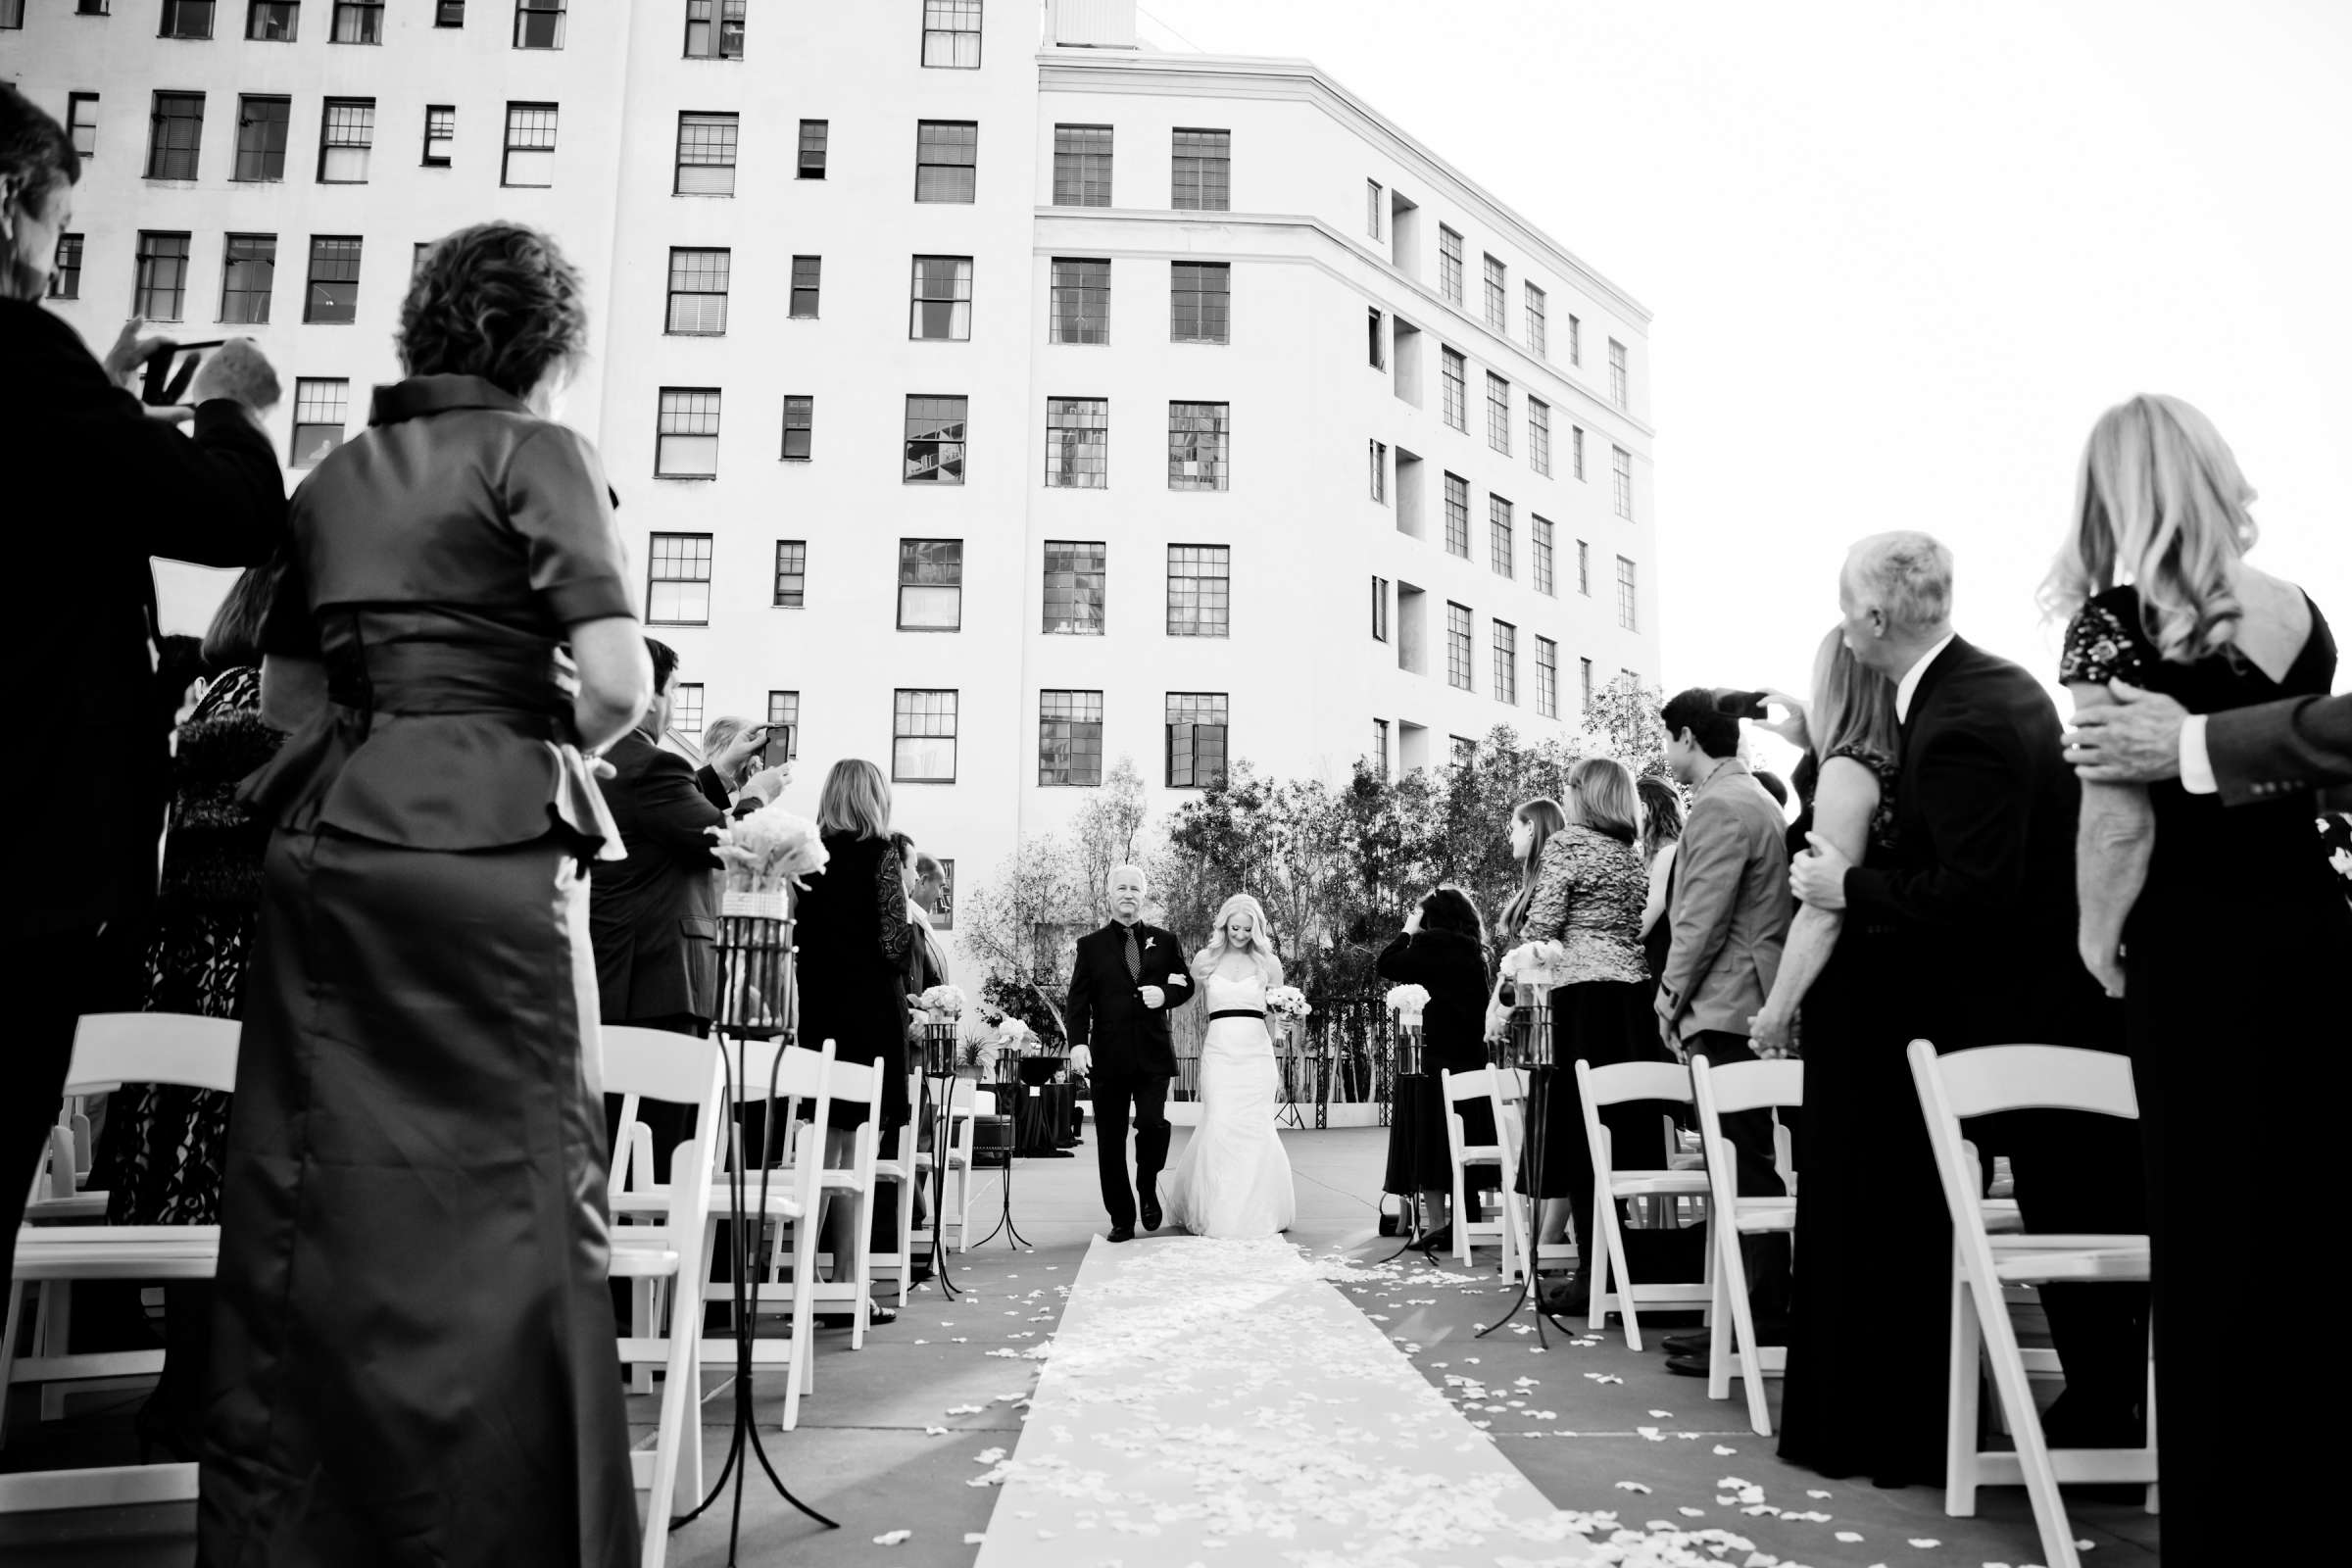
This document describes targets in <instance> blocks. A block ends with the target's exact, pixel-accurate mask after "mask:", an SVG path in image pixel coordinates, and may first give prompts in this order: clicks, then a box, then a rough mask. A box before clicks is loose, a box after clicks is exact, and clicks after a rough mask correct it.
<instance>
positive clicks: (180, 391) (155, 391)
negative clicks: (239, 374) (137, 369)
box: [139, 338, 227, 409]
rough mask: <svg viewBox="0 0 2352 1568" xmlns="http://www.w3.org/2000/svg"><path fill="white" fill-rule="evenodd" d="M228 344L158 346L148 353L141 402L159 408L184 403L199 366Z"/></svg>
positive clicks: (212, 342) (172, 344)
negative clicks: (209, 352)
mask: <svg viewBox="0 0 2352 1568" xmlns="http://www.w3.org/2000/svg"><path fill="white" fill-rule="evenodd" d="M226 341H227V339H225V338H215V339H213V340H212V341H211V342H209V343H158V344H157V345H156V346H155V347H154V348H153V349H150V350H149V351H148V354H147V378H146V380H145V381H144V382H143V383H142V384H141V386H140V388H139V399H140V401H141V402H144V403H146V404H148V405H149V406H150V407H153V408H159V409H161V408H169V407H171V406H172V405H173V404H175V403H180V402H183V401H185V399H186V398H187V395H188V383H189V382H191V381H193V380H195V379H196V367H198V366H199V365H202V364H203V363H204V354H205V351H206V350H207V349H217V348H219V347H220V346H221V344H222V343H224V342H226Z"/></svg>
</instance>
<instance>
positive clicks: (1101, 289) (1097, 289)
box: [1049, 256, 1110, 343]
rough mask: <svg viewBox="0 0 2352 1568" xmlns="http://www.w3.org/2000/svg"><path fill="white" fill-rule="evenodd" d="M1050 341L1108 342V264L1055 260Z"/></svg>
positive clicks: (1058, 258) (1060, 258) (1059, 258)
mask: <svg viewBox="0 0 2352 1568" xmlns="http://www.w3.org/2000/svg"><path fill="white" fill-rule="evenodd" d="M1049 332H1050V340H1051V341H1053V342H1055V343H1107V342H1109V341H1110V263H1108V262H1098V261H1073V260H1069V259H1066V258H1063V257H1059V256H1057V257H1055V258H1054V272H1053V312H1052V320H1051V322H1050V324H1049Z"/></svg>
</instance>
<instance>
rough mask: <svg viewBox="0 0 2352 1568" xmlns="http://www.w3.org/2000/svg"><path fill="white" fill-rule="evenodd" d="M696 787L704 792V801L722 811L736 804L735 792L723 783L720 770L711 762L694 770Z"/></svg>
mask: <svg viewBox="0 0 2352 1568" xmlns="http://www.w3.org/2000/svg"><path fill="white" fill-rule="evenodd" d="M694 787H695V788H696V789H699V790H701V791H702V792H703V799H704V800H706V801H709V802H710V803H711V805H712V806H715V807H717V808H718V809H720V810H722V811H723V810H725V809H727V808H729V807H731V806H733V805H734V804H735V792H734V791H733V790H730V789H728V788H727V786H726V785H725V784H724V783H723V782H721V780H720V779H719V776H718V769H717V768H715V767H712V766H711V764H710V763H709V762H705V763H704V764H703V765H702V766H700V767H698V768H696V769H695V770H694Z"/></svg>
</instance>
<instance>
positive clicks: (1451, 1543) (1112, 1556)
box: [978, 1236, 1708, 1568]
mask: <svg viewBox="0 0 2352 1568" xmlns="http://www.w3.org/2000/svg"><path fill="white" fill-rule="evenodd" d="M980 1479H985V1480H994V1481H998V1482H1001V1483H1002V1485H1003V1488H1004V1491H1003V1495H1001V1497H1000V1498H999V1499H998V1503H997V1508H996V1512H995V1515H994V1517H993V1518H992V1519H991V1521H990V1524H989V1529H988V1532H987V1539H986V1541H985V1542H984V1543H983V1544H982V1546H981V1549H980V1555H979V1560H978V1568H1063V1565H1078V1564H1086V1565H1089V1568H1095V1565H1101V1564H1105V1563H1113V1562H1115V1563H1118V1564H1120V1565H1121V1568H1155V1565H1161V1564H1165V1565H1168V1568H1186V1565H1190V1564H1200V1563H1209V1564H1216V1563H1223V1564H1227V1565H1230V1568H1245V1565H1250V1568H1254V1565H1256V1564H1260V1563H1271V1562H1287V1563H1294V1564H1299V1565H1302V1568H1340V1565H1343V1564H1349V1565H1352V1564H1388V1565H1397V1568H1403V1565H1408V1564H1409V1565H1422V1564H1428V1565H1433V1568H1434V1565H1436V1564H1440V1563H1455V1562H1465V1561H1471V1560H1477V1561H1481V1562H1486V1563H1495V1562H1501V1563H1508V1564H1515V1565H1519V1568H1552V1565H1566V1564H1571V1563H1585V1562H1591V1561H1595V1560H1598V1558H1597V1554H1595V1553H1594V1552H1593V1549H1592V1547H1590V1546H1589V1545H1587V1544H1586V1543H1585V1542H1584V1540H1582V1539H1581V1537H1580V1534H1579V1532H1580V1531H1587V1530H1594V1529H1597V1531H1598V1533H1599V1534H1600V1535H1601V1536H1602V1537H1603V1538H1604V1539H1605V1538H1606V1537H1607V1535H1608V1534H1609V1531H1610V1528H1611V1525H1612V1524H1613V1522H1614V1521H1613V1520H1611V1519H1609V1518H1608V1517H1606V1516H1602V1517H1600V1518H1597V1519H1595V1518H1593V1517H1590V1516H1580V1515H1573V1514H1567V1513H1562V1512H1560V1511H1558V1510H1555V1509H1554V1508H1553V1507H1552V1506H1551V1504H1550V1503H1548V1502H1547V1501H1545V1500H1544V1496H1543V1495H1542V1494H1540V1493H1539V1492H1538V1491H1537V1490H1536V1489H1535V1488H1534V1487H1533V1486H1532V1485H1530V1484H1529V1483H1528V1481H1527V1480H1526V1478H1524V1477H1523V1476H1521V1475H1520V1474H1519V1472H1518V1471H1517V1470H1516V1469H1514V1468H1513V1467H1512V1466H1511V1465H1510V1463H1509V1462H1508V1461H1507V1460H1505V1459H1504V1458H1503V1457H1502V1456H1501V1455H1500V1454H1499V1453H1498V1452H1496V1451H1495V1446H1494V1444H1493V1443H1492V1442H1491V1441H1490V1440H1489V1439H1488V1438H1487V1437H1486V1435H1485V1434H1484V1433H1481V1432H1479V1431H1477V1430H1476V1429H1475V1428H1473V1427H1472V1426H1471V1425H1470V1424H1469V1422H1468V1421H1467V1420H1465V1419H1464V1418H1463V1417H1462V1416H1461V1415H1460V1414H1459V1413H1458V1412H1456V1411H1455V1410H1454V1409H1453V1408H1452V1406H1450V1405H1449V1404H1448V1403H1447V1402H1446V1399H1445V1397H1443V1396H1442V1395H1440V1394H1439V1393H1438V1392H1437V1391H1436V1390H1435V1389H1433V1388H1431V1387H1430V1385H1429V1383H1428V1382H1427V1381H1426V1380H1425V1379H1424V1378H1423V1377H1422V1376H1421V1375H1420V1374H1419V1373H1418V1372H1416V1371H1415V1370H1414V1369H1413V1367H1412V1365H1411V1363H1410V1362H1408V1361H1407V1360H1406V1359H1405V1357H1404V1356H1403V1355H1402V1354H1400V1353H1399V1352H1398V1351H1397V1349H1396V1348H1394V1347H1392V1346H1391V1345H1390V1344H1389V1343H1388V1341H1387V1340H1385V1339H1384V1338H1383V1337H1382V1335H1381V1332H1380V1330H1379V1329H1378V1328H1376V1327H1374V1326H1373V1325H1372V1324H1371V1323H1369V1322H1367V1321H1366V1320H1365V1318H1364V1316H1363V1314H1362V1313H1361V1312H1359V1311H1358V1310H1356V1308H1355V1307H1354V1306H1352V1305H1350V1304H1349V1303H1348V1301H1347V1300H1346V1299H1344V1298H1343V1297H1342V1296H1341V1295H1340V1293H1339V1292H1338V1291H1336V1290H1335V1289H1333V1288H1332V1287H1331V1286H1330V1285H1328V1284H1326V1283H1324V1282H1323V1281H1322V1280H1320V1279H1318V1278H1317V1277H1315V1275H1314V1274H1313V1273H1312V1272H1311V1271H1310V1270H1309V1268H1308V1267H1307V1264H1306V1263H1305V1261H1304V1260H1303V1259H1302V1258H1301V1257H1300V1256H1299V1252H1298V1251H1297V1250H1296V1249H1294V1248H1293V1247H1291V1246H1290V1245H1288V1244H1287V1243H1284V1242H1281V1241H1267V1242H1220V1241H1206V1240H1201V1239H1198V1238H1193V1237H1183V1236H1175V1237H1162V1238H1152V1239H1146V1240H1142V1241H1138V1242H1135V1243H1132V1244H1128V1245H1126V1246H1119V1247H1113V1246H1111V1245H1110V1244H1109V1243H1107V1242H1104V1241H1101V1240H1098V1241H1097V1242H1096V1243H1095V1244H1094V1247H1093V1249H1092V1250H1090V1251H1089V1252H1088V1253H1087V1256H1086V1261H1085V1264H1084V1266H1083V1268H1082V1269H1081V1270H1080V1272H1079V1276H1078V1280H1077V1284H1076V1286H1075V1287H1074V1288H1073V1290H1072V1292H1071V1295H1070V1300H1069V1304H1068V1306H1067V1308H1066V1309H1065V1310H1064V1312H1063V1314H1062V1320H1061V1328H1060V1331H1059V1333H1058V1334H1057V1335H1056V1336H1055V1339H1054V1348H1053V1353H1052V1356H1051V1358H1050V1359H1049V1360H1048V1361H1047V1363H1046V1369H1045V1372H1044V1375H1043V1376H1042V1378H1041V1379H1040V1381H1039V1383H1038V1386H1037V1391H1036V1394H1035V1396H1034V1403H1033V1405H1032V1407H1031V1409H1030V1412H1029V1417H1028V1420H1027V1422H1026V1424H1025V1425H1024V1427H1023V1430H1022V1435H1021V1438H1020V1444H1019V1447H1018V1449H1017V1451H1016V1452H1015V1453H1014V1454H1013V1455H1012V1456H1011V1457H1010V1458H1009V1459H1000V1462H997V1463H996V1464H995V1466H994V1468H993V1469H991V1470H990V1471H988V1472H986V1474H985V1476H984V1477H983V1478H980ZM1471 1553H1475V1554H1476V1556H1475V1558H1473V1557H1472V1556H1471V1555H1470V1554H1471ZM1691 1560H1708V1559H1703V1558H1693V1559H1691Z"/></svg>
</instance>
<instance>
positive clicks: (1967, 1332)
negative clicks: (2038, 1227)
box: [1943, 1258, 1985, 1519]
mask: <svg viewBox="0 0 2352 1568" xmlns="http://www.w3.org/2000/svg"><path fill="white" fill-rule="evenodd" d="M1984 1395H1985V1366H1984V1346H1983V1344H1982V1343H1981V1341H1980V1339H1979V1336H1978V1334H1977V1302H1976V1298H1975V1296H1974V1295H1972V1294H1971V1293H1970V1291H1969V1288H1968V1280H1967V1278H1966V1277H1965V1276H1963V1275H1962V1274H1961V1272H1960V1262H1959V1259H1958V1258H1954V1259H1953V1260H1952V1365H1951V1385H1950V1387H1949V1389H1948V1390H1947V1391H1946V1395H1945V1408H1946V1409H1947V1410H1948V1411H1949V1412H1950V1414H1949V1416H1948V1417H1947V1418H1946V1421H1945V1425H1944V1438H1943V1454H1944V1459H1943V1511H1944V1512H1945V1513H1946V1514H1947V1515H1949V1516H1950V1517H1951V1518H1954V1519H1973V1518H1975V1517H1976V1514H1977V1470H1978V1465H1977V1424H1978V1416H1979V1407H1980V1402H1981V1401H1982V1399H1983V1398H1984Z"/></svg>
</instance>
